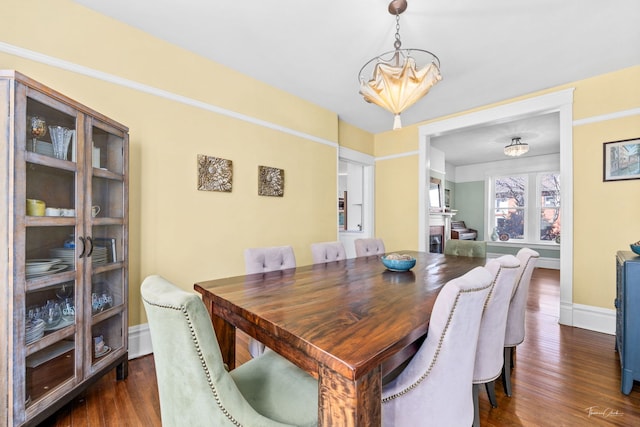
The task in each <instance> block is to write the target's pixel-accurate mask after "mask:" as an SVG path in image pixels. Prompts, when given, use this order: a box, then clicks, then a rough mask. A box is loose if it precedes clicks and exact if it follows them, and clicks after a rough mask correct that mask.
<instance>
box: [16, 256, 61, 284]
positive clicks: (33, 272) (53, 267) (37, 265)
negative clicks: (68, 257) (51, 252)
mask: <svg viewBox="0 0 640 427" xmlns="http://www.w3.org/2000/svg"><path fill="white" fill-rule="evenodd" d="M61 261H62V260H61V259H59V258H42V259H28V260H27V262H26V263H25V274H26V276H27V279H31V278H33V277H38V276H44V275H47V274H53V273H57V272H59V271H62V270H64V269H65V268H67V266H66V265H62V264H60V263H61Z"/></svg>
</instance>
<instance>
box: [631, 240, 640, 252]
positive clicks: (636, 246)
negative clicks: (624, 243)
mask: <svg viewBox="0 0 640 427" xmlns="http://www.w3.org/2000/svg"><path fill="white" fill-rule="evenodd" d="M629 246H630V247H631V250H632V251H633V253H635V254H636V255H640V240H638V241H637V242H635V243H631V244H630V245H629Z"/></svg>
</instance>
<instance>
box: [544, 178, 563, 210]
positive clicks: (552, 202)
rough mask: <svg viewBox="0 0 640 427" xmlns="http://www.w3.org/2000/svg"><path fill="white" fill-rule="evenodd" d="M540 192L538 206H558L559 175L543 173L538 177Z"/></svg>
mask: <svg viewBox="0 0 640 427" xmlns="http://www.w3.org/2000/svg"><path fill="white" fill-rule="evenodd" d="M540 193H541V194H540V196H541V203H540V206H542V207H560V175H558V174H555V173H550V174H543V175H542V176H541V177H540Z"/></svg>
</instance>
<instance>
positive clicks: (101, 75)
mask: <svg viewBox="0 0 640 427" xmlns="http://www.w3.org/2000/svg"><path fill="white" fill-rule="evenodd" d="M0 52H4V53H8V54H10V55H14V56H19V57H21V58H25V59H29V60H31V61H35V62H39V63H41V64H46V65H50V66H52V67H56V68H60V69H62V70H66V71H70V72H72V73H76V74H81V75H84V76H87V77H92V78H94V79H98V80H102V81H104V82H107V83H112V84H115V85H118V86H122V87H126V88H129V89H133V90H136V91H138V92H142V93H146V94H149V95H154V96H158V97H160V98H164V99H168V100H170V101H174V102H179V103H181V104H185V105H189V106H192V107H196V108H200V109H202V110H206V111H210V112H212V113H216V114H220V115H223V116H227V117H231V118H234V119H237V120H242V121H244V122H247V123H251V124H254V125H257V126H262V127H265V128H268V129H272V130H275V131H278V132H283V133H286V134H289V135H293V136H296V137H299V138H303V139H307V140H309V141H313V142H317V143H320V144H325V145H329V146H331V147H334V148H336V149H337V148H338V143H337V142H334V141H329V140H327V139H324V138H319V137H317V136H314V135H309V134H307V133H304V132H299V131H297V130H294V129H290V128H288V127H285V126H280V125H277V124H275V123H271V122H268V121H266V120H260V119H257V118H255V117H250V116H247V115H245V114H241V113H237V112H235V111H231V110H227V109H225V108H222V107H218V106H216V105H213V104H208V103H206V102H202V101H198V100H196V99H193V98H189V97H186V96H182V95H178V94H176V93H173V92H169V91H166V90H163V89H159V88H156V87H153V86H149V85H146V84H143V83H138V82H135V81H133V80H129V79H125V78H122V77H118V76H116V75H113V74H109V73H105V72H103V71H99V70H96V69H93V68H89V67H85V66H83V65H79V64H76V63H73V62H69V61H65V60H63V59H60V58H55V57H53V56H49V55H45V54H43V53H40V52H36V51H33V50H29V49H24V48H21V47H18V46H14V45H11V44H9V43H4V42H0Z"/></svg>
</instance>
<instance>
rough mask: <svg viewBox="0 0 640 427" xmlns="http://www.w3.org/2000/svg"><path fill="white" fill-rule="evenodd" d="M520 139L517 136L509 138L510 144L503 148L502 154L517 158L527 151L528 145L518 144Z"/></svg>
mask: <svg viewBox="0 0 640 427" xmlns="http://www.w3.org/2000/svg"><path fill="white" fill-rule="evenodd" d="M520 139H521V138H520V137H519V136H515V137H513V138H511V144H509V145H507V146H505V147H504V154H506V155H507V156H510V157H518V156H522V155H523V154H524V153H526V152H527V151H529V144H527V143H524V142H520Z"/></svg>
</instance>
